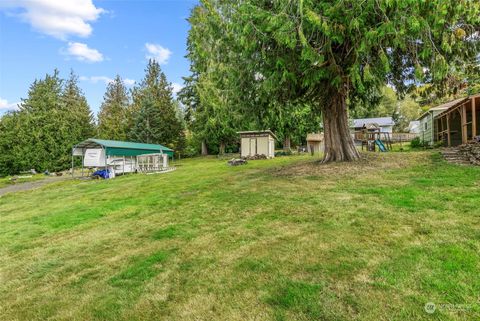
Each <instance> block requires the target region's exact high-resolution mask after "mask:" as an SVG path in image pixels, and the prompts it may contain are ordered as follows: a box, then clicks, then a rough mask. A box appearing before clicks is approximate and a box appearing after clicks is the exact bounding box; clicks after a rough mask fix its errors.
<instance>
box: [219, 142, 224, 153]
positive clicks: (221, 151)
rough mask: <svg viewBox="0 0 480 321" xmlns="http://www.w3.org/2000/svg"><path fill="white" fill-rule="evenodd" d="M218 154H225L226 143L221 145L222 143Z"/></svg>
mask: <svg viewBox="0 0 480 321" xmlns="http://www.w3.org/2000/svg"><path fill="white" fill-rule="evenodd" d="M218 154H219V155H223V154H225V143H224V142H221V143H220V147H219V149H218Z"/></svg>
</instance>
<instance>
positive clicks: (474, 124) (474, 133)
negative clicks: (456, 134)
mask: <svg viewBox="0 0 480 321" xmlns="http://www.w3.org/2000/svg"><path fill="white" fill-rule="evenodd" d="M476 109H477V106H475V97H472V138H475V137H476V136H477V110H476Z"/></svg>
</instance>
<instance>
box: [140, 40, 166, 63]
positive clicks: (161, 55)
mask: <svg viewBox="0 0 480 321" xmlns="http://www.w3.org/2000/svg"><path fill="white" fill-rule="evenodd" d="M145 49H147V55H146V56H145V58H147V59H155V60H156V61H157V62H158V63H159V64H161V65H165V64H166V63H167V62H168V59H169V58H170V56H171V55H172V52H171V51H170V49H168V48H164V47H162V46H160V45H158V44H154V43H148V42H147V43H146V44H145Z"/></svg>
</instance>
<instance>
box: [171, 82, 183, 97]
mask: <svg viewBox="0 0 480 321" xmlns="http://www.w3.org/2000/svg"><path fill="white" fill-rule="evenodd" d="M182 88H183V85H180V84H179V83H176V82H174V83H172V90H173V93H174V94H175V95H177V94H178V92H179V91H180V90H182Z"/></svg>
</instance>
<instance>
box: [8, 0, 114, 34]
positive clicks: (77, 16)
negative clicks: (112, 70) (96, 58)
mask: <svg viewBox="0 0 480 321" xmlns="http://www.w3.org/2000/svg"><path fill="white" fill-rule="evenodd" d="M1 7H3V8H21V10H22V11H21V12H20V13H19V14H16V15H17V16H18V17H20V18H21V19H22V20H23V21H25V22H27V23H29V24H30V25H31V26H32V27H33V28H34V29H35V30H37V31H39V32H41V33H43V34H46V35H49V36H53V37H55V38H59V39H63V40H65V39H67V38H68V36H70V35H73V36H80V37H88V36H90V34H91V33H92V26H91V25H90V23H91V22H93V21H95V20H97V19H98V17H99V16H100V15H101V14H102V13H105V12H106V11H105V10H104V9H102V8H97V7H96V6H95V5H94V4H93V2H92V0H3V1H2V3H1V4H0V8H1Z"/></svg>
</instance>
